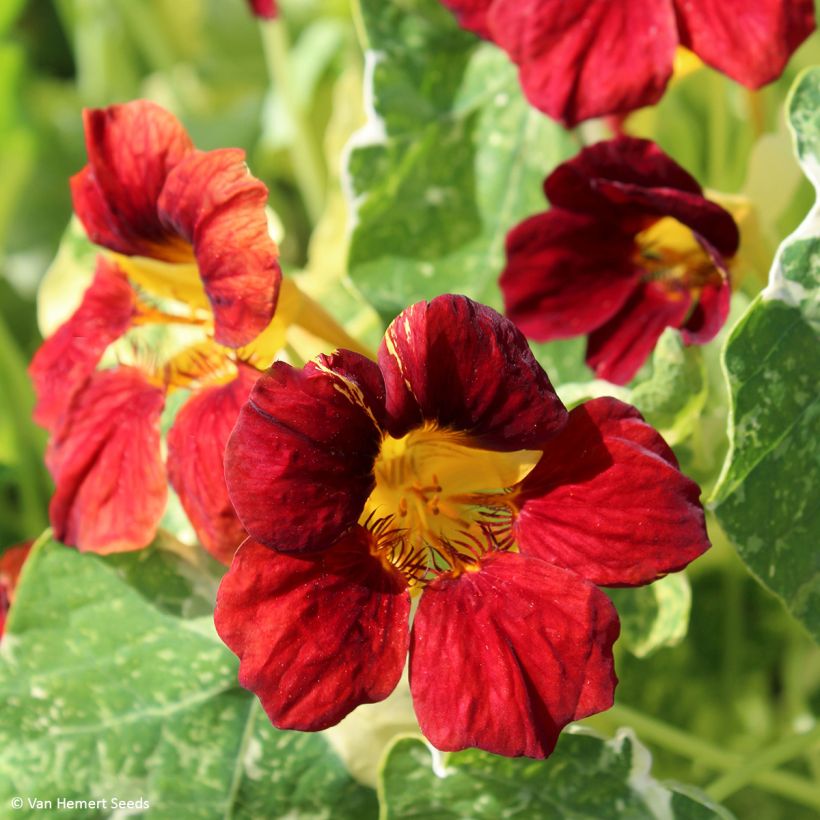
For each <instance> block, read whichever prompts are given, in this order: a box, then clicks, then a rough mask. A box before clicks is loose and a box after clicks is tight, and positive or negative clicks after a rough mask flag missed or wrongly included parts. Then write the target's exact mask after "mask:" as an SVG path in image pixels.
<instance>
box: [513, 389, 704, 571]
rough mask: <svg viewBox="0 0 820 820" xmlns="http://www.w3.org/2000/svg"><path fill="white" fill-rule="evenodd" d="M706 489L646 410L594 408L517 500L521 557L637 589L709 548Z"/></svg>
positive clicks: (602, 402)
mask: <svg viewBox="0 0 820 820" xmlns="http://www.w3.org/2000/svg"><path fill="white" fill-rule="evenodd" d="M699 497H700V490H699V489H698V486H697V484H695V483H694V482H693V481H690V480H689V479H688V478H687V477H686V476H684V475H683V474H682V473H681V472H680V470H678V467H677V462H676V460H675V457H674V455H673V454H672V451H671V450H670V449H669V447H668V446H667V445H666V443H665V442H664V441H663V439H662V438H661V436H660V435H659V434H658V433H657V432H656V431H655V430H654V429H653V428H652V427H650V425H648V424H646V422H644V420H643V419H642V417H641V415H640V413H638V411H637V410H635V408H634V407H631V406H629V405H627V404H623V403H622V402H619V401H617V400H615V399H611V398H602V399H595V400H593V401H589V402H586V403H585V404H582V405H580V406H579V407H576V408H575V409H574V410H572V412H571V413H570V421H569V424H568V425H567V426H566V428H564V430H563V431H562V432H561V433H560V434H559V435H558V436H556V437H555V438H554V439H553V440H552V441H551V442H550V444H549V446H548V447H547V448H545V450H544V457H543V458H542V459H541V461H540V462H539V463H538V466H537V467H536V468H535V469H534V470H533V471H532V473H530V475H529V476H527V478H526V479H525V480H524V482H523V484H522V487H521V489H520V494H519V496H518V498H517V500H516V505H517V506H518V507H519V512H518V514H517V516H516V518H515V524H514V531H515V535H516V537H517V541H518V544H519V546H520V549H521V552H522V553H525V554H528V555H534V556H537V557H538V558H541V559H543V560H544V561H548V562H550V563H551V564H556V565H558V566H561V567H566V568H567V569H569V570H572V571H573V572H576V573H578V575H580V576H582V577H583V578H587V579H588V580H590V581H592V582H593V583H595V584H600V585H603V586H638V585H641V584H648V583H651V582H652V581H655V580H657V579H658V578H660V577H662V576H663V575H665V574H666V573H669V572H676V571H678V570H680V569H683V567H685V566H686V565H687V564H689V563H690V562H691V561H693V560H694V559H695V558H697V557H698V556H699V555H700V554H701V553H703V552H705V551H706V550H707V549H708V548H709V540H708V537H707V535H706V527H705V524H704V517H703V508H702V507H701V504H700V500H699Z"/></svg>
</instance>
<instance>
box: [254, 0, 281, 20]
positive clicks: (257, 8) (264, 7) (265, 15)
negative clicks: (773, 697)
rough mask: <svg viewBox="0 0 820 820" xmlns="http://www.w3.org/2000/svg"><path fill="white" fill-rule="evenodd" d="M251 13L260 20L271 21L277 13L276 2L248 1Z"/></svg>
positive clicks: (269, 0)
mask: <svg viewBox="0 0 820 820" xmlns="http://www.w3.org/2000/svg"><path fill="white" fill-rule="evenodd" d="M248 2H249V4H250V7H251V11H252V12H253V13H254V14H255V15H256V16H257V17H259V18H261V19H262V20H273V19H274V18H275V17H276V15H277V14H278V13H279V10H278V9H277V8H276V0H248Z"/></svg>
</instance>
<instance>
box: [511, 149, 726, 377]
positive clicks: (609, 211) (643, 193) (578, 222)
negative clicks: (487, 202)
mask: <svg viewBox="0 0 820 820" xmlns="http://www.w3.org/2000/svg"><path fill="white" fill-rule="evenodd" d="M544 190H545V192H546V194H547V197H548V198H549V200H550V202H551V203H552V207H551V208H550V210H548V211H546V212H545V213H541V214H537V215H536V216H532V217H530V218H529V219H526V220H525V221H524V222H522V223H521V224H520V225H518V226H517V227H515V228H514V229H513V230H512V231H510V233H509V235H508V237H507V266H506V268H505V270H504V272H503V273H502V275H501V279H500V282H499V284H500V286H501V290H502V293H503V295H504V304H505V308H506V312H507V315H508V316H509V317H510V318H511V319H512V320H513V321H514V322H515V323H516V324H517V325H518V326H519V327H520V328H521V329H522V330H523V331H524V333H525V334H526V335H527V336H528V337H529V338H531V339H536V340H538V341H550V340H552V339H563V338H569V337H571V336H579V335H582V334H589V339H588V344H587V364H588V365H589V366H590V367H591V368H592V369H593V370H594V371H595V372H596V374H597V375H598V376H599V377H601V378H604V379H608V380H609V381H611V382H615V383H618V384H623V383H625V382H627V381H629V380H630V379H631V378H632V377H633V376H634V375H635V373H636V372H637V371H638V369H639V368H640V366H641V365H642V364H643V363H644V361H646V358H647V357H648V356H649V354H650V353H651V352H652V349H653V348H654V347H655V343H656V342H657V340H658V337H659V336H660V335H661V333H662V332H663V331H664V329H665V328H667V327H676V328H680V329H681V333H682V335H683V339H684V342H686V343H687V344H704V343H705V342H708V341H709V340H711V339H713V338H714V337H715V335H716V334H717V332H718V331H719V330H720V328H721V327H722V326H723V323H724V322H725V321H726V316H727V315H728V312H729V298H730V296H731V288H730V284H729V271H728V262H727V260H728V259H729V258H730V257H732V256H733V255H734V254H735V252H736V251H737V248H738V242H739V235H738V229H737V225H736V224H735V221H734V219H733V218H732V216H731V215H730V214H729V213H728V212H727V211H725V210H724V209H723V208H721V207H720V206H719V205H716V204H715V203H714V202H710V201H709V200H708V199H705V198H704V196H703V192H702V190H701V187H700V185H699V184H698V183H697V181H696V180H695V179H693V178H692V177H691V176H690V175H689V174H688V173H687V172H686V171H684V170H683V168H681V167H680V166H679V165H678V164H677V163H676V162H675V161H674V160H673V159H671V158H670V157H669V156H667V155H666V154H664V153H663V151H661V150H660V148H658V146H657V145H655V144H654V143H652V142H649V141H647V140H640V139H634V138H631V137H618V138H617V139H614V140H609V141H607V142H600V143H598V144H596V145H593V146H590V147H589V148H585V149H584V150H583V151H581V153H580V154H578V156H576V157H575V158H574V159H571V160H569V161H568V162H565V163H563V164H562V165H559V166H558V167H557V168H556V169H555V170H554V171H553V172H552V174H550V176H549V177H547V180H546V182H545V183H544Z"/></svg>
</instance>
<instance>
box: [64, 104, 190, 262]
mask: <svg viewBox="0 0 820 820" xmlns="http://www.w3.org/2000/svg"><path fill="white" fill-rule="evenodd" d="M83 119H84V122H85V140H86V148H87V151H88V165H87V166H86V167H85V168H84V169H83V170H82V171H80V173H79V174H77V175H76V176H74V177H73V178H72V180H71V192H72V196H73V199H74V211H75V212H76V214H77V216H78V217H79V218H80V220H81V221H82V223H83V225H84V226H85V229H86V232H87V233H88V236H89V238H90V239H91V241H92V242H95V243H96V244H98V245H102V246H104V247H106V248H110V249H111V250H113V251H118V252H119V253H124V254H129V255H137V256H152V257H156V258H158V259H165V260H167V261H171V262H174V261H178V260H179V256H180V249H179V248H178V247H177V246H176V243H178V239H177V240H176V243H175V238H174V237H173V236H171V235H169V231H168V229H167V228H166V227H165V226H164V225H162V223H161V222H160V220H159V216H158V214H157V200H158V199H159V195H160V191H161V190H162V186H163V185H164V184H165V179H166V177H167V176H168V173H169V172H170V170H171V169H172V168H173V167H174V166H175V165H176V164H177V163H178V162H179V161H180V160H181V159H182V158H183V157H184V156H185V155H186V154H187V153H189V152H190V151H192V150H193V145H192V143H191V140H190V139H189V137H188V135H187V134H186V133H185V129H184V128H183V127H182V125H180V123H179V121H178V120H177V119H176V117H174V115H173V114H170V113H169V112H168V111H165V110H164V109H163V108H160V107H159V106H158V105H155V104H154V103H151V102H147V101H146V100H137V101H136V102H131V103H126V104H125V105H112V106H110V107H108V108H103V109H87V110H86V111H84V112H83Z"/></svg>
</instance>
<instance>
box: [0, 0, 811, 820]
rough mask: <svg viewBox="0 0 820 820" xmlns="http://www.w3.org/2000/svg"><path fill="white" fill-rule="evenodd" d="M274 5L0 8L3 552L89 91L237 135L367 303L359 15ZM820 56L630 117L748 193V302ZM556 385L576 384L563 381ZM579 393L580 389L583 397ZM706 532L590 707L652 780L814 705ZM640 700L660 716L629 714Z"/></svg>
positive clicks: (308, 267)
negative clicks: (272, 22)
mask: <svg viewBox="0 0 820 820" xmlns="http://www.w3.org/2000/svg"><path fill="white" fill-rule="evenodd" d="M384 1H385V2H387V0H384ZM280 8H281V11H282V16H283V20H284V21H285V22H284V25H283V26H279V27H277V28H276V29H275V30H272V29H265V31H264V32H261V31H260V27H259V26H258V25H257V24H256V21H255V20H254V19H253V18H252V16H251V15H250V14H249V13H248V9H247V5H246V3H245V2H244V0H3V2H2V3H0V180H2V183H1V184H0V550H2V549H5V548H7V547H9V546H11V545H12V544H15V543H17V542H20V541H23V540H25V539H30V538H34V537H36V536H37V535H38V534H39V533H40V532H42V531H43V529H44V528H45V527H46V525H47V518H48V516H47V508H48V499H49V495H50V492H51V487H50V483H49V478H48V476H47V473H46V471H45V469H44V466H43V454H44V446H45V437H44V435H43V433H42V431H40V430H39V429H38V428H36V427H35V426H34V425H33V423H32V422H31V420H30V415H31V407H32V404H33V396H32V392H31V388H30V386H29V383H28V378H27V375H26V367H27V364H28V361H29V360H30V358H31V356H32V354H33V352H34V351H35V349H36V347H37V346H38V344H39V342H40V340H41V337H40V331H39V330H38V325H37V310H36V295H37V288H38V285H39V283H40V281H41V279H42V277H43V275H44V274H45V272H46V270H47V268H48V266H49V264H50V263H51V260H52V258H53V257H54V255H55V253H56V251H57V248H58V245H59V243H60V239H61V236H62V235H63V232H64V231H65V228H66V225H67V224H68V221H69V218H70V215H71V201H70V196H69V188H68V178H69V177H70V176H71V175H72V174H73V173H75V172H77V171H78V170H79V169H80V168H81V167H82V165H83V164H84V161H85V151H84V146H83V134H82V121H81V110H82V108H83V107H84V106H102V105H108V104H111V103H114V102H123V101H126V100H129V99H133V98H136V97H149V98H151V99H154V100H156V101H157V102H159V103H161V104H163V105H165V106H166V107H168V108H170V109H171V110H173V111H174V112H175V113H176V114H177V115H178V116H179V117H180V118H181V119H182V121H183V122H184V123H185V125H186V126H187V128H188V129H189V131H190V133H191V135H192V137H193V139H194V141H195V142H196V144H197V145H198V147H200V148H203V149H209V148H216V147H219V146H239V147H242V148H244V149H245V150H246V151H247V152H248V162H249V165H250V167H251V169H252V171H253V173H254V174H255V175H256V176H258V177H260V178H261V179H263V180H264V181H265V182H266V184H267V185H268V186H269V188H270V203H271V206H272V208H273V209H274V211H275V212H276V213H277V215H278V216H279V218H280V220H281V221H282V223H283V229H284V231H283V236H284V239H283V241H282V243H281V252H282V259H283V265H284V267H285V268H286V270H287V271H289V272H291V273H299V274H300V275H301V276H303V277H305V280H306V281H307V282H308V287H309V288H312V289H313V291H314V293H315V294H317V295H322V294H325V295H326V296H328V297H329V298H330V301H329V303H328V304H327V307H328V309H330V310H331V311H333V312H336V313H343V314H345V315H346V318H350V316H351V315H352V310H353V309H352V308H351V305H353V304H354V303H355V304H356V305H359V308H360V307H361V305H360V302H359V301H358V300H357V299H358V298H357V295H356V293H355V290H354V289H353V288H352V287H351V286H350V285H349V283H348V282H346V281H345V282H344V286H343V287H340V286H339V282H340V281H341V279H342V277H343V275H344V273H345V264H346V260H345V256H346V231H347V228H346V220H347V211H346V206H345V200H344V197H343V196H342V193H341V183H340V179H341V174H342V166H341V161H342V160H341V157H342V148H343V146H344V144H345V142H346V140H347V138H348V137H349V135H350V134H351V133H352V132H353V131H354V130H355V129H356V128H357V127H358V126H360V125H361V123H362V122H363V119H364V113H363V111H364V109H363V97H362V70H363V69H362V66H363V60H362V52H361V47H360V45H359V42H360V37H359V36H357V25H358V26H359V27H360V26H361V23H360V21H359V20H357V15H356V9H355V8H351V4H350V3H349V2H348V0H280ZM358 34H359V35H360V34H361V31H359V32H358ZM815 63H820V39H819V38H818V36H817V35H815V36H813V37H812V38H811V39H810V40H809V41H808V42H807V43H806V44H805V45H804V46H803V47H802V48H801V49H800V50H799V51H798V53H797V54H796V56H795V57H794V59H793V61H792V63H791V65H790V67H789V70H788V71H787V73H786V75H784V77H783V78H781V80H780V81H778V82H777V83H775V84H773V85H771V86H769V87H768V88H766V89H765V90H763V91H762V92H760V93H751V92H748V91H746V90H745V89H743V88H741V87H739V86H737V85H735V84H733V83H731V82H729V81H727V80H726V79H725V78H724V77H722V76H720V75H718V74H716V73H714V72H712V71H709V70H695V71H693V72H691V73H685V74H683V75H682V76H681V77H680V79H678V80H677V81H676V82H675V83H674V84H673V85H672V87H671V88H670V90H669V92H668V93H667V95H666V97H665V98H664V100H663V101H662V102H661V104H660V105H659V106H657V107H656V108H653V109H646V110H644V111H641V112H638V113H637V114H635V115H634V116H633V118H632V119H631V120H630V122H629V125H628V130H629V131H630V132H632V133H636V134H638V135H641V136H648V137H651V138H653V139H655V140H656V141H657V142H659V143H660V144H661V146H662V147H663V148H664V149H665V150H666V151H667V152H668V153H670V154H671V155H672V156H673V157H675V158H676V159H677V160H678V161H679V162H681V164H683V165H684V166H685V167H686V168H687V169H688V170H689V171H691V172H692V173H693V174H694V175H695V176H696V177H697V178H698V179H699V180H700V181H701V183H702V184H703V185H704V187H707V188H709V189H712V190H715V191H720V192H721V193H723V194H732V195H745V196H748V197H749V199H750V200H752V201H753V202H754V203H755V205H756V206H757V207H756V210H755V212H754V213H753V214H752V215H751V216H750V217H749V219H750V220H751V221H750V222H749V223H747V224H748V225H753V228H750V229H749V230H748V231H747V235H748V236H749V237H750V238H751V239H750V241H749V243H747V245H746V247H745V249H744V250H745V252H746V253H747V258H746V259H745V260H744V266H743V269H742V271H741V290H742V291H743V293H744V294H746V295H745V296H744V295H741V297H740V299H741V303H740V307H739V308H738V310H740V309H742V307H743V306H744V305H745V304H746V302H747V298H746V297H747V296H751V295H753V294H754V293H756V292H757V291H758V290H759V289H760V288H761V287H762V285H763V284H764V283H765V277H766V271H767V270H768V267H769V264H770V262H771V258H772V256H773V253H774V249H775V248H776V245H777V243H778V242H779V241H780V240H782V238H783V237H784V236H785V235H786V234H787V233H788V232H790V231H791V230H792V229H793V228H794V227H795V226H796V225H797V223H798V222H799V221H800V220H801V219H802V217H803V216H804V215H805V213H806V212H807V211H808V210H809V208H810V206H811V203H812V201H813V191H812V189H811V186H810V185H809V184H808V182H807V181H806V180H805V179H804V178H803V176H802V175H801V173H800V170H799V168H798V166H797V163H796V162H795V160H794V157H793V154H792V151H791V146H790V141H789V136H788V134H787V132H786V128H785V125H784V120H783V113H782V109H783V103H784V100H785V97H786V92H787V90H788V88H789V85H790V83H791V82H792V80H793V79H794V77H795V76H796V74H797V72H798V71H799V70H800V69H801V68H802V67H804V66H807V65H811V64H815ZM606 135H607V134H606V131H605V130H604V126H603V125H602V124H600V123H595V124H591V125H587V126H585V127H584V128H582V129H581V131H580V135H579V136H580V139H582V140H583V141H585V142H589V141H592V140H594V139H596V138H600V137H604V136H606ZM305 272H306V273H305ZM331 297H332V298H331ZM359 308H357V310H358V309H359ZM357 316H358V318H356V317H354V319H355V322H358V327H356V328H353V330H357V331H358V332H359V335H360V336H362V337H363V338H365V340H366V341H368V342H369V343H373V341H374V340H377V339H378V337H379V335H380V327H379V322H378V319H377V318H374V315H373V314H372V312H370V313H368V312H367V310H365V309H364V308H362V309H361V310H360V315H358V314H357ZM384 318H389V317H384ZM355 322H354V324H355ZM349 327H350V325H349ZM667 353H668V354H669V355H677V354H676V353H675V351H674V350H667ZM656 355H664V353H663V350H662V349H660V348H659V352H658V353H657V354H656ZM697 371H698V372H697V374H695V375H696V378H697V380H698V384H701V383H703V384H707V383H709V382H711V383H713V384H714V383H716V382H721V383H722V377H721V375H720V370H719V362H718V357H717V346H716V345H715V346H713V349H709V350H706V351H704V355H703V362H701V361H700V359H698V363H697ZM563 389H564V394H565V397H567V398H568V400H570V399H572V393H573V386H572V385H568V386H564V388H563ZM687 389H690V390H691V389H692V387H691V385H688V387H687ZM705 389H706V388H705V387H704V390H705ZM575 392H576V393H577V394H578V395H577V396H576V398H582V397H583V396H582V395H581V394H582V393H583V394H587V393H589V392H591V391H590V388H589V387H584V389H583V390H580V392H579V391H578V390H576V391H575ZM592 392H594V391H592ZM633 400H634V401H635V403H636V404H638V406H639V407H642V409H644V410H645V412H648V413H649V414H650V416H651V412H650V411H652V410H653V409H654V410H656V411H657V412H658V413H660V414H661V415H659V417H658V418H659V419H662V417H663V416H662V414H663V412H664V408H653V406H652V396H651V390H649V389H648V388H646V387H643V390H642V391H638V390H636V391H635V393H634V394H633ZM642 400H643V401H646V402H647V404H646V406H643V405H642V403H641V402H642ZM703 401H704V405H703V406H702V407H701V408H700V409H701V410H702V411H703V412H702V413H701V415H700V416H699V421H698V422H697V424H698V430H696V431H695V432H694V434H693V435H690V433H691V432H692V431H691V430H690V431H687V435H686V439H687V440H686V443H685V444H684V445H683V446H682V447H681V448H679V451H678V452H679V455H680V457H681V458H682V462H683V464H684V466H685V468H686V469H687V471H688V472H690V474H692V475H694V476H695V477H696V478H698V479H699V480H701V481H703V482H705V483H709V482H710V481H714V478H715V475H716V465H717V466H719V464H720V463H721V461H722V456H723V451H722V450H721V447H723V444H718V445H716V444H715V443H714V442H715V439H714V438H713V437H710V436H709V435H707V434H706V433H704V430H707V429H708V427H709V425H710V424H711V425H713V426H715V427H720V428H721V429H722V430H723V429H725V406H723V408H722V409H721V407H713V408H711V409H710V407H709V405H708V401H707V400H706V399H704V400H703ZM675 417H676V418H677V416H675ZM658 423H659V425H660V426H662V425H661V424H660V422H658ZM665 432H667V434H668V433H669V432H670V431H668V430H665ZM672 432H673V433H674V431H672ZM681 437H682V438H683V437H684V436H683V435H682V436H681ZM710 531H711V533H712V535H713V540H714V541H715V549H713V550H712V551H711V552H710V553H709V554H708V555H707V556H706V557H705V558H704V559H702V560H700V561H698V562H696V564H695V565H694V566H693V567H692V569H691V571H690V572H689V578H690V581H691V587H692V589H691V598H692V615H691V623H690V627H689V632H688V634H687V635H686V637H685V639H681V638H682V635H676V636H667V638H668V640H661V641H659V642H658V643H657V645H656V646H654V647H653V651H651V652H649V653H646V652H644V653H641V652H628V651H626V650H625V649H624V648H621V649H619V654H620V657H619V666H618V668H619V677H620V679H621V684H620V688H619V690H618V702H619V704H629V706H626V705H624V706H621V707H620V708H621V709H622V711H620V712H619V711H618V708H616V710H614V711H613V712H612V713H609V714H605V715H602V716H600V717H598V718H594V719H593V720H592V721H590V722H591V723H592V724H593V725H594V726H596V727H598V728H601V729H603V730H605V731H606V732H607V733H611V732H612V730H613V729H614V728H615V727H616V726H618V725H623V724H625V723H627V724H628V723H630V722H632V725H633V726H634V728H635V729H636V730H637V732H638V735H639V736H640V737H641V739H642V740H643V741H644V742H645V743H647V745H649V747H650V748H651V749H652V751H653V754H654V756H655V760H656V764H655V768H654V770H653V773H654V774H655V775H656V776H658V777H671V778H676V779H680V780H682V781H686V782H692V783H697V784H700V785H702V786H706V785H708V784H710V783H711V782H712V781H713V780H714V779H715V778H716V777H717V774H716V771H717V770H719V769H720V767H718V766H717V764H716V763H715V755H716V756H717V757H718V758H719V757H720V755H721V754H723V755H724V757H725V755H729V756H730V758H729V759H730V760H732V759H734V758H731V755H737V754H742V755H745V754H749V753H750V752H753V751H755V750H761V749H765V747H766V745H767V744H771V743H773V742H776V741H777V740H778V739H779V738H782V737H784V736H787V735H789V734H790V733H792V732H794V731H799V730H801V727H802V728H805V726H806V722H807V721H808V722H810V723H811V722H812V721H814V718H813V717H812V716H813V715H816V714H817V713H818V710H820V652H818V650H817V648H816V647H815V646H814V645H813V644H811V642H810V641H809V640H808V638H807V637H806V636H805V634H804V633H803V631H802V630H801V628H800V627H799V626H798V625H797V624H796V623H795V622H794V621H792V620H791V619H790V618H789V616H788V615H787V614H786V612H785V611H784V610H783V608H782V607H781V605H780V603H779V602H778V601H777V600H775V599H774V598H773V597H772V596H771V595H769V593H767V592H766V591H765V590H764V589H763V588H762V587H760V586H759V585H758V583H757V582H756V581H755V580H754V579H753V578H752V577H751V576H750V575H749V573H748V572H747V571H746V569H745V567H744V566H743V565H742V564H741V562H740V561H739V560H738V558H737V557H736V554H735V552H734V550H733V548H732V546H731V545H730V544H729V543H728V542H727V541H726V539H725V538H722V537H721V534H720V530H719V528H718V526H717V524H716V523H715V522H714V521H711V527H710ZM681 594H683V593H681ZM685 594H686V596H688V595H689V592H688V587H687V591H686V593H685ZM653 600H654V599H653ZM688 600H689V599H688V597H686V606H687V607H688ZM619 605H620V602H619ZM646 606H655V603H653V602H652V601H648V602H646ZM638 637H639V636H638ZM636 641H638V642H639V640H638V638H636ZM675 642H677V645H675V646H669V645H665V644H673V643H675ZM633 648H634V647H633ZM635 706H639V707H640V709H641V710H642V713H644V714H645V715H651V716H656V717H655V718H652V719H650V720H649V722H648V723H638V722H635V721H636V720H640V718H637V719H634V720H633V718H635V716H634V715H633V714H632V713H631V712H630V711H629V709H630V708H632V707H635ZM676 731H681V732H684V733H685V734H686V736H687V737H688V738H689V740H690V741H691V744H690V745H687V743H682V742H681V740H680V737H679V736H678V735H676V734H675V732H676ZM699 744H700V745H699ZM710 761H711V762H710ZM724 768H726V767H725V766H724ZM786 772H787V775H789V774H791V775H793V776H794V777H797V778H800V779H801V781H802V782H804V783H811V782H815V783H816V782H818V780H820V750H817V751H813V752H810V753H807V754H803V755H801V756H799V757H798V758H796V759H795V760H793V761H791V762H789V763H788V764H787V766H786ZM785 792H788V788H786V789H785ZM726 804H727V805H728V806H729V807H730V808H731V809H732V810H733V811H735V813H736V814H737V815H738V816H740V817H755V818H772V820H791V818H797V820H800V819H801V818H806V820H808V818H810V817H816V816H817V815H816V812H815V810H814V809H812V808H809V807H808V805H806V803H805V802H804V803H803V804H802V805H801V804H800V803H799V802H797V801H795V800H792V799H790V798H789V796H788V794H787V793H784V790H783V789H780V790H778V789H777V788H774V789H771V788H758V787H756V786H754V785H751V786H749V787H746V788H742V789H740V790H737V791H736V792H733V793H732V794H731V795H730V796H729V797H728V799H727V801H726ZM815 805H816V806H820V796H818V797H817V802H816V803H815Z"/></svg>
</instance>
